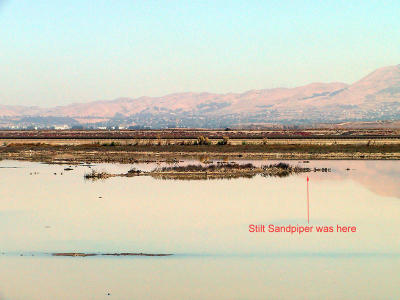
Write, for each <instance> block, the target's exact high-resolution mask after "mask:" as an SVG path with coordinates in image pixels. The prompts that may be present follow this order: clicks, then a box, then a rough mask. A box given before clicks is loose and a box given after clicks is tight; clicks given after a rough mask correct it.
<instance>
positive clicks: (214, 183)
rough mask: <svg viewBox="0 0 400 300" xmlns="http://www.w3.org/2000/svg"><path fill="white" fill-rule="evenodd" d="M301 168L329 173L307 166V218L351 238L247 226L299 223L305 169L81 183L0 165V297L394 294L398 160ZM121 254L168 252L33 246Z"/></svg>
mask: <svg viewBox="0 0 400 300" xmlns="http://www.w3.org/2000/svg"><path fill="white" fill-rule="evenodd" d="M254 163H260V162H254ZM263 163H266V162H263ZM268 163H269V162H268ZM292 163H295V164H297V162H292ZM154 166H155V165H152V164H140V165H136V167H138V168H142V169H152V168H153V167H154ZM304 166H310V167H330V168H332V172H331V173H310V174H308V175H309V177H310V216H311V218H310V219H311V220H310V225H314V226H315V225H333V226H336V224H339V225H352V226H356V227H357V232H356V233H311V234H303V235H291V234H288V233H249V231H248V226H249V224H271V223H272V224H276V225H288V224H292V225H296V224H301V225H305V224H306V223H307V206H306V203H307V202H306V199H307V198H306V176H307V175H306V174H302V175H296V176H291V177H287V178H263V177H261V176H257V177H255V178H252V179H234V180H209V181H171V180H156V179H153V178H150V177H137V178H119V177H117V178H110V179H107V180H104V181H96V182H92V181H85V180H84V178H83V175H84V174H85V173H87V172H89V171H90V169H89V167H87V166H79V167H73V168H74V170H72V171H64V168H65V167H66V166H60V165H46V164H39V163H29V162H15V161H1V162H0V178H1V181H0V182H1V189H0V252H1V253H3V254H1V255H0V299H399V297H400V292H399V289H398V280H399V278H400V239H399V237H400V218H399V216H400V184H399V180H400V161H311V162H310V163H309V164H304ZM131 167H132V165H108V164H98V165H96V166H94V167H92V168H94V169H96V170H108V171H110V172H115V173H121V172H126V171H127V170H129V169H130V168H131ZM346 168H350V170H346ZM35 173H36V174H35ZM54 173H56V175H55V174H54ZM61 173H63V174H62V175H61ZM127 251H129V252H147V253H173V254H175V255H174V256H172V257H153V258H151V257H86V258H70V257H51V256H49V255H47V254H46V253H51V252H127ZM21 255H23V256H21ZM32 255H34V256H32ZM108 293H110V295H108Z"/></svg>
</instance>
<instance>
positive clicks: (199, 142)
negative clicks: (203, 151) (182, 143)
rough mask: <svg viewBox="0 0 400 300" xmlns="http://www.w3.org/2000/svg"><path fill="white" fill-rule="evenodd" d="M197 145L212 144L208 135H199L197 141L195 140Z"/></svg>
mask: <svg viewBox="0 0 400 300" xmlns="http://www.w3.org/2000/svg"><path fill="white" fill-rule="evenodd" d="M194 144H195V145H211V141H210V139H209V138H208V137H204V136H202V135H201V136H199V137H198V138H197V141H195V142H194Z"/></svg>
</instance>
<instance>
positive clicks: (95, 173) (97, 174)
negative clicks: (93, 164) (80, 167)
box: [84, 170, 112, 180]
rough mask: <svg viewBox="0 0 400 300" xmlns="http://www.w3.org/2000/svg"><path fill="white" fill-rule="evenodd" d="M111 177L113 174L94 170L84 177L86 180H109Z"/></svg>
mask: <svg viewBox="0 0 400 300" xmlns="http://www.w3.org/2000/svg"><path fill="white" fill-rule="evenodd" d="M111 176H112V175H111V174H109V173H107V172H104V171H103V172H99V171H96V170H92V172H90V173H86V174H85V175H84V178H85V179H92V180H96V179H106V178H109V177H111Z"/></svg>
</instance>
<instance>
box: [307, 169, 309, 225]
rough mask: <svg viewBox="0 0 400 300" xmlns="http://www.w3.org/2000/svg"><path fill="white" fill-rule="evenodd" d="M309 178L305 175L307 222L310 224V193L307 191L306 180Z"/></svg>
mask: <svg viewBox="0 0 400 300" xmlns="http://www.w3.org/2000/svg"><path fill="white" fill-rule="evenodd" d="M309 180H310V179H309V178H308V176H307V222H308V224H310V194H309V192H308V181H309Z"/></svg>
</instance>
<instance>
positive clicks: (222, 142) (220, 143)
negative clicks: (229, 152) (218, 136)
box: [217, 136, 229, 145]
mask: <svg viewBox="0 0 400 300" xmlns="http://www.w3.org/2000/svg"><path fill="white" fill-rule="evenodd" d="M228 142H229V137H227V136H224V137H223V138H222V140H220V141H218V143H217V145H228Z"/></svg>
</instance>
